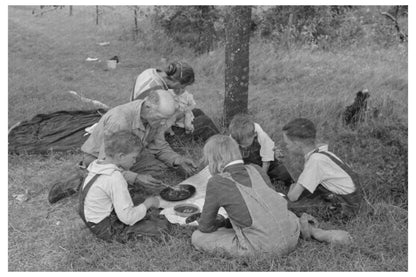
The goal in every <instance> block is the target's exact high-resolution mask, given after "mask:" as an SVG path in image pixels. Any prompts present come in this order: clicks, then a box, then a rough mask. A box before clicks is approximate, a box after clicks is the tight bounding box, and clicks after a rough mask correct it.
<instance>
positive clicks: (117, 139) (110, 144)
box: [104, 131, 143, 170]
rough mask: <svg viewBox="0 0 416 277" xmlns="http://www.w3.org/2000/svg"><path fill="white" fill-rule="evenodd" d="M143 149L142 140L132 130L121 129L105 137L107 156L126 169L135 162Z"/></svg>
mask: <svg viewBox="0 0 416 277" xmlns="http://www.w3.org/2000/svg"><path fill="white" fill-rule="evenodd" d="M142 149H143V144H142V141H141V140H140V138H139V137H138V136H136V135H135V134H133V133H132V132H130V131H119V132H115V133H112V134H110V135H107V136H105V137H104V150H105V155H106V157H109V158H110V159H111V160H112V161H113V162H114V163H115V164H116V165H117V166H120V167H122V168H123V169H126V170H128V169H130V168H131V167H132V166H133V165H134V164H135V162H136V158H137V157H138V156H139V155H140V152H141V151H142Z"/></svg>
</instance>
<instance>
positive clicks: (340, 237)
mask: <svg viewBox="0 0 416 277" xmlns="http://www.w3.org/2000/svg"><path fill="white" fill-rule="evenodd" d="M203 152H204V158H205V160H206V161H207V162H208V168H209V171H210V173H211V174H212V177H211V178H210V179H209V181H208V184H207V189H206V196H205V202H204V207H203V209H202V213H201V216H200V218H199V220H198V224H199V226H198V230H196V231H195V232H194V233H193V234H192V244H193V245H194V246H195V247H196V248H197V249H200V250H204V251H208V252H215V251H218V250H220V251H221V250H222V251H225V252H226V253H227V254H229V255H231V256H247V255H254V254H256V253H270V254H272V253H273V254H278V255H284V254H287V253H289V252H291V251H293V250H294V249H295V248H296V245H297V242H298V239H299V235H300V234H301V235H302V237H303V238H304V239H310V238H314V239H316V240H319V241H324V242H329V243H342V244H345V243H349V242H350V241H351V237H350V235H349V234H348V232H346V231H342V230H322V229H320V228H318V226H317V224H318V223H317V221H316V220H315V219H314V218H313V217H312V216H310V215H308V214H306V213H305V214H302V216H301V218H300V219H298V218H297V217H296V215H295V214H294V213H292V212H291V211H289V210H288V209H287V201H286V200H285V199H284V198H283V197H282V196H281V195H280V194H279V193H278V192H276V191H275V190H274V189H273V187H272V185H271V182H270V179H269V177H268V176H267V174H266V173H265V172H264V171H263V170H262V169H261V168H260V167H259V166H257V165H254V164H249V165H245V164H244V163H243V160H242V158H241V154H240V151H239V148H238V145H237V143H236V142H235V140H233V139H232V138H230V137H229V136H224V135H214V136H212V137H211V138H210V139H209V140H208V141H207V143H206V144H205V146H204V150H203ZM221 207H223V208H224V209H225V211H226V212H227V214H228V217H229V218H228V219H227V220H221V219H220V218H218V210H219V209H220V208H221Z"/></svg>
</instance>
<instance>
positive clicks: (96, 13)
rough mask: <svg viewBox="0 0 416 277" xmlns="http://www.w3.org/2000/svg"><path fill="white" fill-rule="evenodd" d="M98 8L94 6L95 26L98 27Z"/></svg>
mask: <svg viewBox="0 0 416 277" xmlns="http://www.w3.org/2000/svg"><path fill="white" fill-rule="evenodd" d="M98 15H99V12H98V6H95V25H98Z"/></svg>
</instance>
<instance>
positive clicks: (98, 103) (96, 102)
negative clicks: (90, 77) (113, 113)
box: [68, 90, 110, 110]
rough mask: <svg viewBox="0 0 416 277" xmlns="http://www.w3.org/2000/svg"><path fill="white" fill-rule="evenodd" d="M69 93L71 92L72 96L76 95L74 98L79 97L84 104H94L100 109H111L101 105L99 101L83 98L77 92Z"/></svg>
mask: <svg viewBox="0 0 416 277" xmlns="http://www.w3.org/2000/svg"><path fill="white" fill-rule="evenodd" d="M68 92H69V93H70V94H72V95H74V96H76V97H78V98H79V99H80V100H81V101H82V102H84V103H92V104H93V105H95V106H98V107H101V108H103V109H106V110H109V109H110V107H109V106H107V105H106V104H104V103H101V102H100V101H98V100H93V99H89V98H87V97H83V96H81V95H79V94H78V93H77V92H76V91H73V90H70V91H68Z"/></svg>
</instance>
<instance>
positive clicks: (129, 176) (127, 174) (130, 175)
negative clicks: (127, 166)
mask: <svg viewBox="0 0 416 277" xmlns="http://www.w3.org/2000/svg"><path fill="white" fill-rule="evenodd" d="M122 174H123V177H124V179H126V182H127V183H128V184H130V185H133V184H134V182H135V180H136V177H137V173H134V172H132V171H128V170H125V171H123V172H122Z"/></svg>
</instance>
